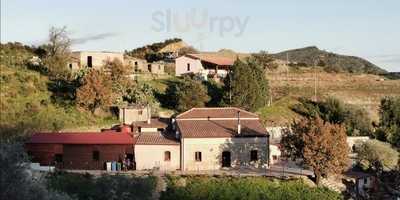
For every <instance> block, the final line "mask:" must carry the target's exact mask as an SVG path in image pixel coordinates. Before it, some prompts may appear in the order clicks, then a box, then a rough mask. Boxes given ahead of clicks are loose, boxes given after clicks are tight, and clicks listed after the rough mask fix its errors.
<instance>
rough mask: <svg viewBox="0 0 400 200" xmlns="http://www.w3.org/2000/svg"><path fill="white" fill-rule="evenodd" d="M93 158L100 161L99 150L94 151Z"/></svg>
mask: <svg viewBox="0 0 400 200" xmlns="http://www.w3.org/2000/svg"><path fill="white" fill-rule="evenodd" d="M92 158H93V160H94V161H99V160H100V152H99V151H93V153H92Z"/></svg>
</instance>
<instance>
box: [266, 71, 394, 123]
mask: <svg viewBox="0 0 400 200" xmlns="http://www.w3.org/2000/svg"><path fill="white" fill-rule="evenodd" d="M317 72H318V73H317V96H318V99H323V98H326V97H329V96H332V97H336V98H338V99H340V100H342V101H344V102H345V103H348V104H352V105H357V106H360V107H363V108H365V109H366V110H367V111H368V112H369V114H370V116H371V117H372V119H374V120H377V119H378V111H379V110H378V109H379V104H380V100H381V98H383V97H385V96H400V90H399V89H398V88H400V81H399V80H390V79H385V78H384V77H383V76H379V75H373V74H353V73H327V72H326V71H324V70H323V69H322V68H317ZM267 78H268V80H269V83H270V86H271V91H272V96H273V99H274V101H273V104H272V107H270V108H266V109H262V110H261V113H262V114H263V116H264V117H265V120H266V121H267V123H270V124H271V125H273V124H274V125H283V124H286V123H288V122H290V121H291V119H290V118H292V117H289V118H284V117H281V113H283V115H284V116H293V117H296V116H295V115H294V113H293V112H291V110H290V107H291V106H292V105H293V104H294V103H295V102H296V99H297V98H299V97H306V98H312V97H313V95H314V80H315V78H314V71H313V70H312V69H309V68H303V69H300V70H290V71H289V72H288V73H287V72H274V73H268V74H267Z"/></svg>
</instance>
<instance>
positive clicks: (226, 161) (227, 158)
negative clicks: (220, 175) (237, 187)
mask: <svg viewBox="0 0 400 200" xmlns="http://www.w3.org/2000/svg"><path fill="white" fill-rule="evenodd" d="M222 167H231V152H230V151H224V152H222Z"/></svg>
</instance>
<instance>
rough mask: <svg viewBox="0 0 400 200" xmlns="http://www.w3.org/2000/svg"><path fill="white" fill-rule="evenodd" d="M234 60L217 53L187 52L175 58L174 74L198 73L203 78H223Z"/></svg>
mask: <svg viewBox="0 0 400 200" xmlns="http://www.w3.org/2000/svg"><path fill="white" fill-rule="evenodd" d="M234 62H235V60H234V59H233V58H229V57H225V56H221V55H217V54H187V55H184V56H181V57H179V58H177V59H175V74H176V76H181V75H183V74H190V73H192V74H198V75H200V76H201V77H202V78H203V79H204V80H207V79H208V78H218V79H220V78H224V77H226V75H227V74H228V71H229V69H230V67H232V65H233V63H234Z"/></svg>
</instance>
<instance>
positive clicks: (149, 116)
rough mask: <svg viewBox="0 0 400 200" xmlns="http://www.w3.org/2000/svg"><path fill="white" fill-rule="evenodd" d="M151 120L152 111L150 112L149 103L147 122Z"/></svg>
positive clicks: (148, 106)
mask: <svg viewBox="0 0 400 200" xmlns="http://www.w3.org/2000/svg"><path fill="white" fill-rule="evenodd" d="M150 122H151V112H150V105H149V104H147V124H150Z"/></svg>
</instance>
